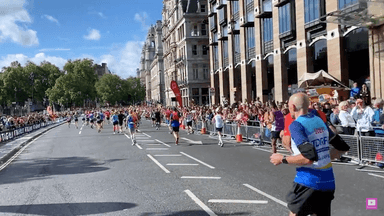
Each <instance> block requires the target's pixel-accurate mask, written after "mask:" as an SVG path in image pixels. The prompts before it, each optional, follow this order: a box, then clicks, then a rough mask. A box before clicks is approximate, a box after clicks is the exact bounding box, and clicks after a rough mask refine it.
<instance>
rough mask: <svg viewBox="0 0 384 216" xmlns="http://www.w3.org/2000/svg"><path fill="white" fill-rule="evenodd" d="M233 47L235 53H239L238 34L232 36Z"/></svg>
mask: <svg viewBox="0 0 384 216" xmlns="http://www.w3.org/2000/svg"><path fill="white" fill-rule="evenodd" d="M233 46H234V47H233V49H234V50H235V53H240V35H239V34H236V35H235V38H234V43H233Z"/></svg>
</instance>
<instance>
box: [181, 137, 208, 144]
mask: <svg viewBox="0 0 384 216" xmlns="http://www.w3.org/2000/svg"><path fill="white" fill-rule="evenodd" d="M181 139H183V140H186V141H187V142H189V143H193V144H201V145H203V142H202V141H194V140H190V139H188V138H184V137H182V138H181Z"/></svg>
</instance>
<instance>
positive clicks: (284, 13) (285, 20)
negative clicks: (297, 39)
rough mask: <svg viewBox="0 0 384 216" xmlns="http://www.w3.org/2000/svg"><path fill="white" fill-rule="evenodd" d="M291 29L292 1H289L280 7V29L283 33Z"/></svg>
mask: <svg viewBox="0 0 384 216" xmlns="http://www.w3.org/2000/svg"><path fill="white" fill-rule="evenodd" d="M291 29H292V28H291V3H287V4H285V5H283V6H281V7H279V31H280V34H282V33H285V32H288V31H290V30H291Z"/></svg>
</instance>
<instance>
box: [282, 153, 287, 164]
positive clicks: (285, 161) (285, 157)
mask: <svg viewBox="0 0 384 216" xmlns="http://www.w3.org/2000/svg"><path fill="white" fill-rule="evenodd" d="M281 161H282V162H283V164H288V161H287V156H285V155H284V157H283V159H282V160H281Z"/></svg>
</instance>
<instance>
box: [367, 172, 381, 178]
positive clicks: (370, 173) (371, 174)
mask: <svg viewBox="0 0 384 216" xmlns="http://www.w3.org/2000/svg"><path fill="white" fill-rule="evenodd" d="M368 175H371V176H375V177H379V178H384V176H382V175H376V174H373V173H368Z"/></svg>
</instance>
